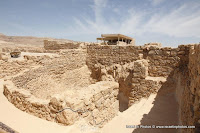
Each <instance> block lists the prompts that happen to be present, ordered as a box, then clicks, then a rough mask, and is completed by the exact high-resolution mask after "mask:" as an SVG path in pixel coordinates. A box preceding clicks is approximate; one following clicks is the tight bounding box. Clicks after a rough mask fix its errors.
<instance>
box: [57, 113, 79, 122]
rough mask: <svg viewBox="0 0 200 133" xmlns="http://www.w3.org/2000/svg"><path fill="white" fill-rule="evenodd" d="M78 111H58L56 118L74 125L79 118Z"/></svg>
mask: <svg viewBox="0 0 200 133" xmlns="http://www.w3.org/2000/svg"><path fill="white" fill-rule="evenodd" d="M78 118H79V117H78V113H76V112H73V111H71V110H64V111H63V112H61V113H58V114H57V116H56V120H57V121H58V122H59V123H62V124H65V125H72V124H74V122H75V121H76V120H78Z"/></svg>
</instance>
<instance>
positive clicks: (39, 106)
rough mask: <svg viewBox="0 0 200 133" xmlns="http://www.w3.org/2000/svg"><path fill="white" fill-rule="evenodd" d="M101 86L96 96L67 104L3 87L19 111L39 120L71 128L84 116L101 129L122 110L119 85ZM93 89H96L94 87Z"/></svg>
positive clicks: (60, 99) (7, 86)
mask: <svg viewBox="0 0 200 133" xmlns="http://www.w3.org/2000/svg"><path fill="white" fill-rule="evenodd" d="M98 84H102V86H101V87H100V88H99V90H97V93H96V94H94V95H91V96H88V97H87V99H83V100H81V101H79V102H76V103H75V102H70V101H65V100H64V99H63V98H62V97H52V98H51V99H48V100H46V99H39V98H36V97H35V96H33V95H32V94H31V93H30V91H28V90H24V89H18V88H17V87H16V86H14V84H13V83H12V82H10V81H7V82H6V83H5V84H4V92H3V93H4V95H5V96H6V97H7V99H8V100H9V101H10V102H11V103H13V104H14V105H15V106H16V107H17V108H19V109H20V110H22V111H25V112H27V113H30V114H32V115H35V116H37V117H39V118H42V119H46V120H48V121H54V122H58V123H61V124H64V125H71V124H73V123H74V122H75V121H77V120H78V119H79V118H81V117H82V118H85V119H86V120H87V121H88V123H89V124H91V125H93V126H98V127H102V126H103V125H104V124H105V123H107V122H108V121H109V120H111V119H112V118H113V117H114V116H116V114H117V112H118V110H119V102H118V100H117V95H118V87H119V86H118V84H117V83H110V85H111V86H106V85H108V84H109V83H108V82H105V83H104V82H103V83H98ZM91 87H96V86H95V85H92V86H91ZM88 89H89V88H88Z"/></svg>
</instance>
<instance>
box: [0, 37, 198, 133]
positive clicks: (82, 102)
mask: <svg viewBox="0 0 200 133" xmlns="http://www.w3.org/2000/svg"><path fill="white" fill-rule="evenodd" d="M44 48H45V49H48V50H49V49H51V50H60V51H59V52H58V54H59V57H56V58H49V57H42V58H41V57H40V58H39V57H37V58H31V57H28V58H26V59H25V60H26V62H29V65H28V64H26V65H27V67H26V68H29V67H30V66H31V65H33V64H34V65H35V66H37V67H34V68H30V69H28V70H26V69H25V68H24V69H23V68H21V69H22V70H23V71H24V72H23V73H22V74H18V75H16V76H12V78H10V79H7V80H6V82H5V84H4V95H5V96H6V97H7V99H8V100H9V101H10V102H11V103H13V104H14V105H15V106H16V107H17V108H19V109H20V110H23V111H25V112H27V113H30V114H33V115H35V116H37V117H40V118H42V119H46V120H48V121H54V122H57V123H61V124H64V125H71V124H73V123H74V122H76V121H78V120H79V119H82V118H83V119H85V120H86V121H87V122H88V123H89V124H91V125H93V126H98V127H102V126H104V125H105V124H106V123H107V122H109V121H110V120H111V119H113V118H114V117H115V116H116V115H117V112H118V111H120V112H123V111H125V110H127V109H128V108H129V107H131V106H132V105H133V104H134V103H136V102H137V101H139V100H140V99H141V98H147V97H149V96H150V95H151V94H153V93H158V92H159V90H160V89H166V88H172V91H175V92H176V99H177V102H178V105H179V106H178V111H179V123H178V125H194V126H196V128H195V129H181V131H182V132H198V131H199V129H200V122H199V121H200V114H199V113H200V111H199V110H200V104H199V100H200V93H199V92H200V62H199V61H200V45H195V44H190V45H179V46H178V48H170V47H161V44H159V43H149V44H145V45H144V46H113V45H110V46H109V45H98V44H88V45H86V46H85V48H84V49H82V48H80V47H79V46H78V44H77V45H74V46H72V45H71V44H66V46H65V45H64V44H57V43H55V42H54V43H52V42H49V41H44ZM17 64H18V66H20V65H22V66H24V65H25V64H23V62H21V63H20V62H18V63H17ZM1 67H2V66H1ZM2 73H3V72H2ZM11 75H12V74H11ZM4 77H5V75H4Z"/></svg>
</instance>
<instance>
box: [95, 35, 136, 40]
mask: <svg viewBox="0 0 200 133" xmlns="http://www.w3.org/2000/svg"><path fill="white" fill-rule="evenodd" d="M118 38H123V39H127V40H133V38H131V37H128V36H125V35H122V34H101V38H97V40H105V41H107V40H115V39H118Z"/></svg>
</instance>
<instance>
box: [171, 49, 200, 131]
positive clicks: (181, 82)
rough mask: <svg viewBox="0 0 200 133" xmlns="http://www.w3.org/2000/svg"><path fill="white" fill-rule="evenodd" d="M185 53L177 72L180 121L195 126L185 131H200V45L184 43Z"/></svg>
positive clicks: (181, 123)
mask: <svg viewBox="0 0 200 133" xmlns="http://www.w3.org/2000/svg"><path fill="white" fill-rule="evenodd" d="M180 48H181V49H183V50H184V55H183V56H181V57H180V58H181V60H180V66H179V68H178V69H177V70H176V72H175V75H174V76H175V77H176V83H177V84H176V89H177V100H178V102H179V119H180V120H179V123H180V125H184V126H195V128H186V129H181V131H182V132H183V133H188V132H190V133H193V132H195V133H197V132H200V103H199V100H200V93H199V92H200V62H199V61H200V45H188V46H187V45H186V46H184V45H182V46H180Z"/></svg>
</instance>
